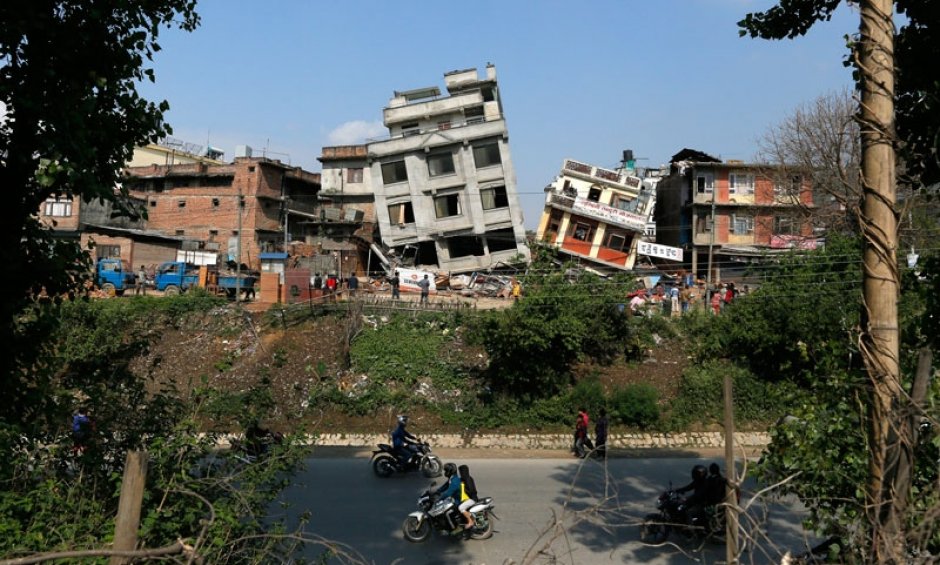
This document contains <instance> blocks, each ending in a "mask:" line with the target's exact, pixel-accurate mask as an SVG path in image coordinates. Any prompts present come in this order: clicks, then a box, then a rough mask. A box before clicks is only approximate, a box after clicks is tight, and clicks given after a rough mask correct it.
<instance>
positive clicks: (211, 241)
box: [125, 157, 320, 269]
mask: <svg viewBox="0 0 940 565" xmlns="http://www.w3.org/2000/svg"><path fill="white" fill-rule="evenodd" d="M125 177H126V180H125V186H126V187H127V189H128V191H129V193H130V194H131V196H133V197H135V198H139V199H141V200H143V201H144V202H145V207H146V209H147V214H148V219H147V228H148V230H150V231H155V232H159V233H162V234H164V235H167V236H173V237H176V238H180V239H183V240H188V241H196V242H199V244H200V248H201V249H203V250H205V251H210V252H211V251H216V252H218V253H219V254H220V255H222V256H223V257H224V258H226V259H227V260H236V259H238V260H239V262H241V263H245V264H247V265H249V266H250V267H251V268H253V269H258V268H259V267H260V259H259V255H260V254H261V253H262V252H268V251H279V250H280V251H283V250H284V247H285V245H284V244H285V242H286V241H287V240H288V239H289V238H290V235H291V234H294V235H295V236H296V234H301V233H303V230H304V227H303V226H302V225H301V224H300V222H301V221H302V219H303V218H304V214H312V213H314V211H315V209H316V200H317V193H318V192H319V190H320V175H319V174H318V173H311V172H308V171H305V170H303V169H300V168H299V167H291V166H289V165H285V164H283V163H281V162H280V161H277V160H272V159H267V158H252V157H239V158H236V159H235V162H234V163H230V164H207V163H193V164H177V165H158V164H153V165H149V166H144V167H128V168H126V169H125ZM288 205H289V208H288ZM294 212H297V213H294ZM285 220H286V221H285ZM239 251H240V253H241V255H240V257H239V255H238V254H239Z"/></svg>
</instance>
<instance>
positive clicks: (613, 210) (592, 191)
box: [537, 150, 658, 273]
mask: <svg viewBox="0 0 940 565" xmlns="http://www.w3.org/2000/svg"><path fill="white" fill-rule="evenodd" d="M623 163H624V166H622V167H621V168H619V169H617V170H611V169H606V168H602V167H596V166H594V165H589V164H587V163H582V162H580V161H575V160H574V159H565V161H564V162H563V163H562V166H561V172H560V174H559V175H558V177H556V179H555V181H554V182H553V183H551V184H549V185H548V186H546V187H545V209H544V211H543V212H542V218H541V220H540V221H539V227H538V232H537V237H538V239H539V240H540V241H542V242H544V243H547V244H549V245H552V246H554V247H556V248H557V249H558V250H559V251H560V252H561V253H563V254H565V255H568V256H570V257H572V258H575V259H577V260H579V261H581V262H582V263H584V264H586V265H590V266H591V267H592V268H594V269H595V270H597V271H599V272H602V273H611V272H617V271H626V270H631V269H633V268H634V265H635V264H636V259H637V244H638V243H639V242H640V241H641V240H642V239H643V237H644V234H645V233H646V231H647V228H648V224H649V222H650V216H651V214H652V211H653V205H654V200H655V189H654V187H655V183H651V182H650V181H647V180H645V179H643V178H641V177H640V176H639V173H638V172H637V170H636V169H635V168H634V167H633V166H632V151H629V150H627V151H624V161H623ZM656 180H658V179H656Z"/></svg>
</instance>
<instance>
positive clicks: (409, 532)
mask: <svg viewBox="0 0 940 565" xmlns="http://www.w3.org/2000/svg"><path fill="white" fill-rule="evenodd" d="M433 488H434V483H431V486H430V487H428V489H427V490H426V491H424V492H423V493H421V496H420V497H418V511H417V512H412V513H411V514H409V515H408V517H406V518H405V521H404V522H403V523H402V525H401V532H402V534H403V535H404V536H405V539H406V540H408V541H410V542H412V543H419V542H423V541H425V540H427V539H428V538H429V537H430V536H431V532H432V531H434V530H437V531H439V532H441V533H444V534H446V535H455V536H456V535H459V536H464V537H466V538H469V539H476V540H482V539H487V538H490V537H492V536H493V521H492V519H498V518H497V516H496V514H495V513H494V512H493V507H494V505H493V499H492V498H491V497H489V496H486V497H483V498H481V499H480V500H477V501H476V504H474V505H473V506H471V507H470V508H469V510H468V512H470V514H472V515H473V521H474V525H473V528H470V529H466V528H465V527H464V524H465V523H466V520H465V519H464V516H463V514H462V513H461V512H460V510H459V509H458V508H457V505H456V504H454V502H453V501H452V500H451V499H450V498H449V497H448V498H447V499H446V500H438V495H437V494H436V493H434V492H433V491H432V490H431V489H433Z"/></svg>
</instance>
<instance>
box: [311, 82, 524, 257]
mask: <svg viewBox="0 0 940 565" xmlns="http://www.w3.org/2000/svg"><path fill="white" fill-rule="evenodd" d="M444 82H445V86H446V89H447V95H445V96H442V95H441V91H440V89H439V88H438V87H428V88H421V89H416V90H409V91H405V92H395V93H394V96H393V97H392V99H391V101H390V102H389V105H388V107H387V108H385V109H384V111H383V114H384V124H385V126H386V127H387V128H388V132H389V135H388V137H387V138H385V139H381V140H373V141H371V142H369V143H368V144H367V145H366V147H367V156H366V166H367V167H368V171H366V172H365V173H364V175H363V181H366V180H367V179H368V180H371V183H369V184H370V186H371V189H372V192H373V194H374V198H375V218H376V221H377V222H378V227H379V233H380V236H381V240H382V243H383V244H384V245H385V246H386V247H388V248H390V249H392V250H393V251H394V252H395V254H396V255H397V256H398V258H399V259H401V260H403V262H404V264H409V263H412V262H413V263H414V264H415V265H425V266H428V267H432V268H433V267H436V268H437V269H438V270H442V271H449V272H452V273H454V272H469V271H474V270H478V269H485V268H489V267H492V266H496V265H498V264H499V263H501V262H506V261H509V260H510V259H513V260H516V259H519V258H522V259H524V260H526V261H528V260H529V249H528V246H527V245H526V240H525V227H524V224H523V217H522V208H521V207H520V205H519V199H518V195H517V192H516V173H515V170H514V169H513V166H512V158H511V154H510V151H509V133H508V130H507V128H506V119H505V116H504V114H503V108H502V102H501V99H500V95H499V88H498V85H497V81H496V69H495V67H493V66H492V65H488V66H487V67H486V72H485V76H483V77H479V76H478V74H477V70H476V69H466V70H460V71H453V72H449V73H447V74H445V75H444ZM324 165H326V163H324ZM353 168H355V167H353ZM324 170H326V166H325V167H324ZM339 174H340V175H342V174H345V175H347V177H337V178H348V175H349V172H348V171H346V172H345V173H343V172H339ZM330 178H331V179H332V177H330ZM346 186H349V185H346Z"/></svg>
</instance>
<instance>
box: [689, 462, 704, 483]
mask: <svg viewBox="0 0 940 565" xmlns="http://www.w3.org/2000/svg"><path fill="white" fill-rule="evenodd" d="M707 475H708V469H706V468H705V466H704V465H696V466H695V467H692V480H693V481H700V480H702V479H704V478H705V477H706V476H707Z"/></svg>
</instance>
